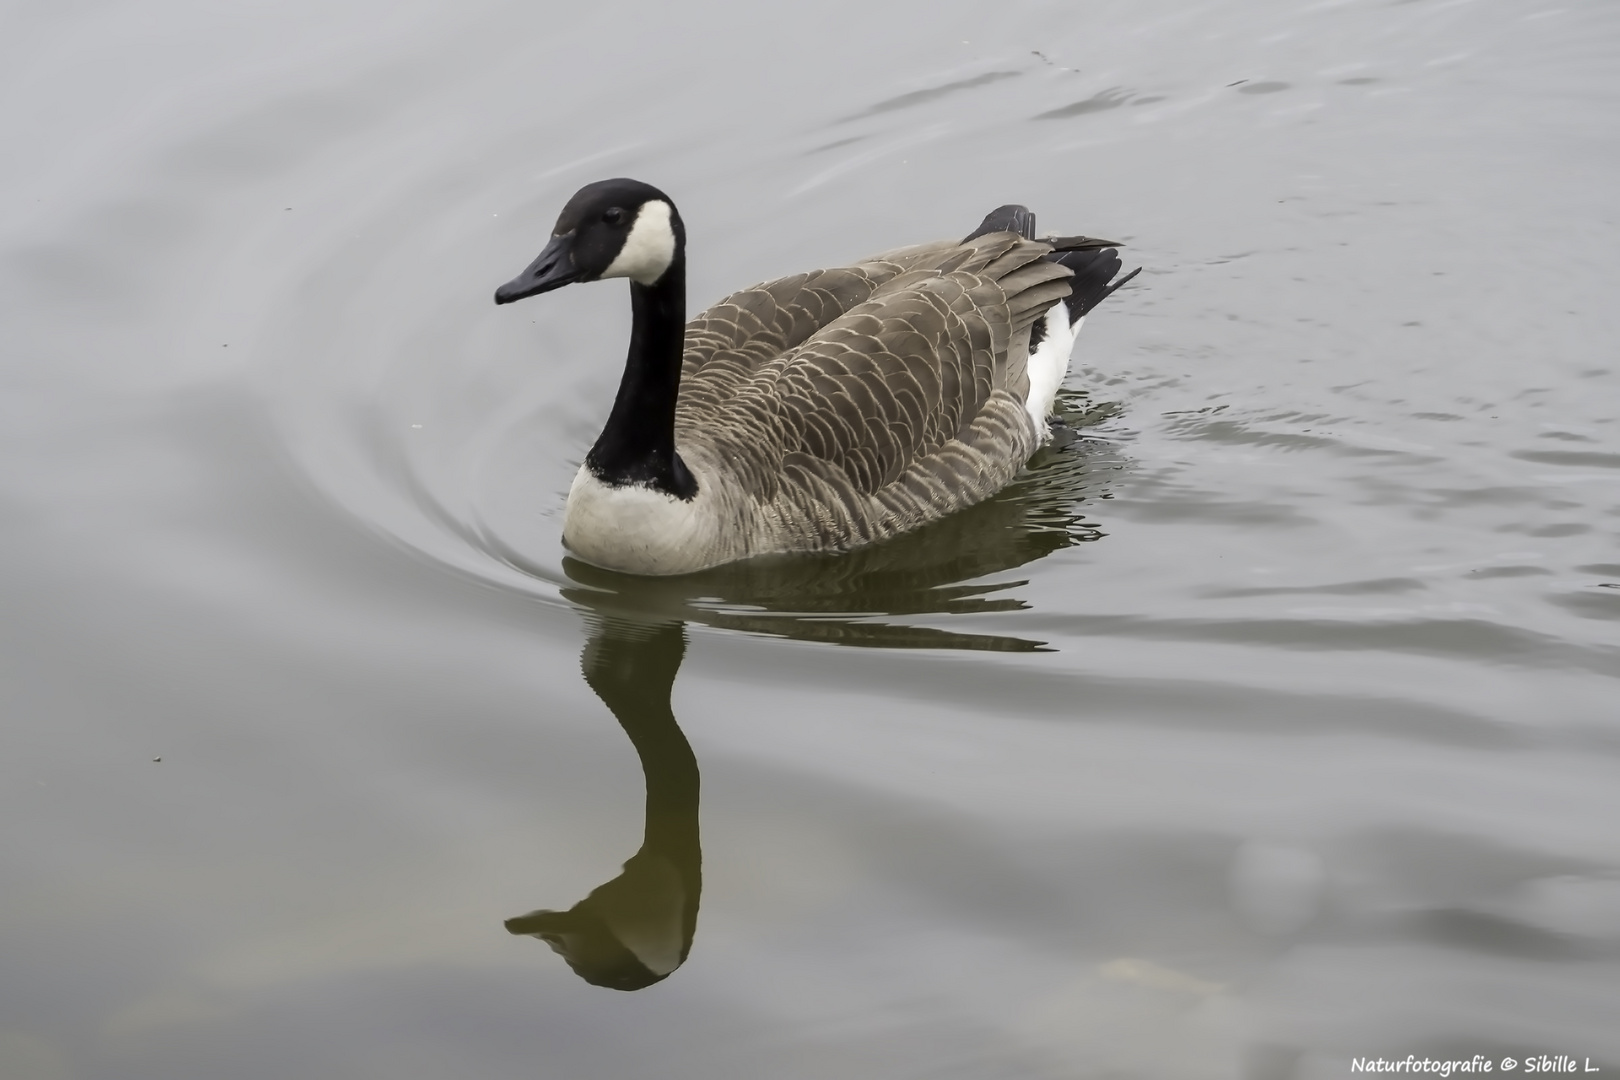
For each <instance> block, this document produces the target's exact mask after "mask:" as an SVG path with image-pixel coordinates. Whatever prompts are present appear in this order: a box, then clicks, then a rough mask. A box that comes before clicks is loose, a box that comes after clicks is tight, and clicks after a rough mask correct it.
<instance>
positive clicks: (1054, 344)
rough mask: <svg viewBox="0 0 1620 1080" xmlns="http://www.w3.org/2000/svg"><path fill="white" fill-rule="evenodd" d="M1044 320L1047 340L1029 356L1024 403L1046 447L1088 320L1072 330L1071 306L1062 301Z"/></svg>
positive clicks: (1049, 309) (1043, 340)
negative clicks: (1050, 424)
mask: <svg viewBox="0 0 1620 1080" xmlns="http://www.w3.org/2000/svg"><path fill="white" fill-rule="evenodd" d="M1041 320H1042V322H1043V323H1044V324H1045V326H1046V336H1045V337H1043V338H1042V339H1041V343H1040V344H1039V345H1037V346H1036V347H1035V351H1034V352H1032V353H1030V354H1029V366H1028V368H1027V370H1028V372H1029V397H1028V398H1027V399H1025V401H1024V408H1026V409H1028V410H1029V418H1030V419H1031V420H1033V421H1034V422H1035V434H1036V436H1037V437H1038V438H1039V439H1040V440H1041V442H1043V443H1044V442H1045V441H1046V440H1047V439H1049V438H1050V437H1051V431H1050V430H1049V429H1048V427H1047V424H1046V421H1047V418H1048V417H1050V416H1051V415H1052V405H1053V403H1054V402H1055V401H1057V392H1058V387H1060V386H1062V385H1063V380H1064V378H1065V377H1067V376H1068V374H1069V353H1070V352H1072V351H1073V350H1074V339H1075V337H1076V336H1077V335H1078V334H1079V333H1080V324H1081V323H1083V322H1085V321H1086V318H1085V316H1084V315H1082V316H1081V317H1080V318H1078V319H1076V320H1075V323H1074V325H1073V326H1070V325H1069V305H1067V304H1065V303H1063V302H1062V301H1059V302H1058V303H1056V304H1053V305H1052V306H1051V307H1050V308H1048V309H1047V312H1046V314H1045V315H1042V316H1041Z"/></svg>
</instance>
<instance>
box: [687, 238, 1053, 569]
mask: <svg viewBox="0 0 1620 1080" xmlns="http://www.w3.org/2000/svg"><path fill="white" fill-rule="evenodd" d="M1050 251H1051V248H1050V247H1049V246H1048V245H1046V244H1042V243H1038V242H1031V241H1028V240H1025V239H1023V238H1021V237H1019V236H1017V235H1014V234H1011V233H992V234H989V235H986V236H981V237H976V238H974V239H972V240H969V241H964V242H960V243H956V242H946V243H939V244H929V245H924V246H920V247H914V248H906V249H902V250H899V251H894V252H888V253H886V254H883V255H879V256H875V257H873V258H871V259H867V260H864V261H862V262H860V263H857V264H855V265H853V266H849V267H841V268H837V269H830V270H818V271H814V272H811V273H808V274H800V275H795V276H794V277H789V278H782V279H780V280H777V281H772V282H767V283H764V284H761V285H757V286H754V287H752V288H749V289H744V290H742V291H740V292H738V293H735V294H733V295H732V296H729V297H727V298H726V299H724V300H722V301H720V302H719V303H718V304H716V305H714V306H713V307H711V308H710V309H709V310H707V311H705V312H704V313H703V314H701V315H699V316H698V317H697V318H696V319H694V320H693V321H692V323H691V324H690V325H689V326H688V328H687V345H686V353H685V359H684V364H683V370H682V383H681V392H680V397H679V399H678V404H677V409H676V428H675V433H676V445H677V448H678V449H679V450H680V452H681V454H682V456H683V457H684V458H685V459H686V460H687V462H688V464H689V465H690V466H691V467H692V468H693V469H694V471H695V472H696V473H697V475H698V476H699V482H700V487H701V485H702V484H703V483H704V481H705V480H707V481H708V483H710V484H718V485H719V486H720V487H722V488H723V489H724V490H723V491H722V492H718V493H716V492H710V495H711V497H714V496H718V498H717V499H716V500H715V501H714V502H712V503H711V502H709V500H703V501H705V503H707V504H708V505H710V506H711V507H712V510H711V512H714V513H719V514H723V515H726V516H728V517H729V518H731V519H732V525H731V528H730V529H729V530H726V531H727V534H728V535H729V536H730V537H731V539H730V540H729V541H727V542H726V543H725V544H724V545H723V546H725V547H727V548H728V549H731V550H725V551H717V552H713V553H712V555H713V559H712V561H713V562H721V561H728V560H730V559H734V558H739V557H743V556H747V555H755V554H762V553H765V552H771V551H821V550H836V549H841V548H847V547H852V546H856V545H859V544H863V543H869V542H872V541H875V540H882V539H885V538H887V537H889V536H893V535H895V534H897V533H900V532H904V531H906V530H908V529H911V528H914V527H916V526H918V525H921V524H923V523H925V522H927V521H930V520H933V519H935V518H939V517H943V516H944V515H946V514H949V513H952V512H954V511H956V510H959V509H962V508H965V507H967V506H970V505H972V504H973V503H976V502H979V501H980V500H982V499H984V498H986V497H987V496H989V495H991V494H993V493H994V492H995V491H997V490H999V489H1000V488H1001V487H1003V486H1004V485H1005V484H1006V483H1007V482H1008V481H1009V480H1010V479H1012V477H1013V475H1014V474H1016V472H1017V471H1018V469H1019V468H1021V467H1022V465H1023V463H1024V462H1025V461H1026V460H1027V459H1028V457H1029V455H1030V454H1031V453H1033V452H1034V450H1035V448H1036V446H1037V445H1038V442H1039V437H1038V433H1037V432H1036V430H1035V427H1034V423H1033V421H1032V420H1031V419H1030V416H1029V414H1028V412H1027V410H1026V409H1025V406H1024V402H1025V399H1026V397H1027V396H1028V393H1029V380H1028V376H1027V373H1026V369H1025V363H1026V361H1027V359H1028V353H1029V349H1028V343H1029V331H1030V326H1031V325H1032V323H1033V322H1034V320H1035V319H1036V318H1037V317H1038V316H1039V315H1040V314H1042V313H1043V312H1044V311H1045V310H1046V308H1048V307H1049V306H1050V305H1051V304H1052V303H1053V302H1055V301H1057V300H1059V299H1061V298H1063V297H1064V296H1067V295H1068V293H1069V283H1068V278H1069V271H1068V270H1067V269H1065V268H1064V267H1062V266H1060V265H1058V264H1057V263H1055V262H1052V261H1048V260H1047V259H1046V258H1045V256H1046V255H1047V254H1049V253H1050ZM704 561H705V562H708V561H710V560H708V559H705V560H704Z"/></svg>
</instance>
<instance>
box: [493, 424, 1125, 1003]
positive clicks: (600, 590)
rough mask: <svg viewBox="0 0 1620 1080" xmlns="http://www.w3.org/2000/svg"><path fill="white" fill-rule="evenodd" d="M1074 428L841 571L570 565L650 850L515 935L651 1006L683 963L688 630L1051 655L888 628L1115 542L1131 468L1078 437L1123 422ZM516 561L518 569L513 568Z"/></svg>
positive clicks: (690, 760)
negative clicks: (1077, 550) (683, 699)
mask: <svg viewBox="0 0 1620 1080" xmlns="http://www.w3.org/2000/svg"><path fill="white" fill-rule="evenodd" d="M1059 401H1060V404H1061V405H1064V406H1066V408H1065V409H1064V420H1065V421H1066V424H1065V425H1064V426H1062V427H1060V428H1059V430H1058V431H1057V433H1056V434H1057V438H1056V439H1055V440H1054V441H1053V443H1052V445H1050V446H1048V447H1047V448H1045V449H1043V450H1042V451H1041V452H1040V453H1038V454H1037V455H1036V456H1035V457H1034V458H1033V459H1031V461H1030V463H1029V466H1028V468H1027V469H1026V470H1025V472H1024V474H1023V475H1022V476H1021V477H1020V478H1019V479H1017V480H1015V481H1014V482H1013V483H1012V484H1011V485H1009V486H1008V487H1007V488H1004V489H1003V490H1002V491H1001V492H1000V493H998V494H997V495H995V496H994V497H992V498H990V499H987V500H986V501H984V502H982V503H980V504H978V505H977V506H974V507H972V508H970V509H968V510H964V511H962V512H961V513H958V514H955V515H953V516H951V517H949V518H946V519H944V520H943V521H940V522H937V523H935V524H933V525H931V526H929V527H927V528H925V529H921V530H919V531H917V532H915V533H911V534H908V535H905V536H901V537H898V538H896V539H894V540H891V541H888V542H887V543H884V544H879V545H876V546H874V547H867V548H861V549H859V550H856V551H852V552H849V553H847V554H843V555H819V556H797V557H784V558H770V559H758V560H753V561H751V562H742V563H734V564H731V565H728V566H724V567H719V568H716V569H714V570H710V571H705V572H703V573H699V574H689V575H686V576H684V577H667V578H644V577H632V576H628V575H624V574H616V573H613V572H612V571H608V570H600V569H598V568H596V567H593V566H589V565H586V564H584V563H580V562H577V561H575V560H572V559H569V560H565V561H564V568H565V569H566V570H567V572H568V574H569V576H570V577H571V578H572V579H573V581H574V583H575V584H574V585H573V586H572V587H569V588H565V589H564V590H563V595H564V596H566V597H567V598H568V599H570V600H572V601H573V602H574V603H577V604H579V605H580V606H581V607H582V608H583V609H585V611H586V613H587V616H586V617H587V621H588V623H589V625H590V627H591V631H590V634H589V637H588V640H587V641H586V644H585V650H584V654H583V657H582V660H581V666H582V668H583V669H584V673H585V681H586V682H587V683H589V684H590V687H591V689H593V690H595V691H596V694H597V696H598V697H600V698H601V699H602V701H603V702H604V703H605V704H606V705H607V707H608V708H609V709H610V710H611V711H612V713H613V715H614V716H615V717H616V718H617V719H618V721H619V723H620V725H621V726H623V728H624V730H625V733H626V734H627V735H629V736H630V742H631V743H632V744H633V745H634V746H635V749H636V753H637V754H638V755H639V756H640V758H641V767H642V771H643V772H644V773H645V774H646V778H647V824H646V835H645V841H644V842H643V844H642V846H641V850H640V851H638V852H636V854H635V855H634V856H632V857H631V859H630V861H629V862H627V863H625V864H624V872H623V873H621V874H620V875H619V876H618V877H616V878H614V879H613V880H612V881H609V882H608V883H607V884H605V885H602V886H600V887H599V888H597V889H595V890H593V891H592V892H591V894H590V895H589V896H587V897H586V898H585V899H584V900H581V901H580V902H579V903H577V904H575V905H574V906H573V907H572V908H570V909H569V910H567V911H536V912H532V913H530V914H528V915H522V916H519V917H518V918H515V919H511V920H508V921H507V924H506V928H507V929H508V930H510V931H511V932H512V933H514V934H529V935H532V936H534V937H537V938H540V939H541V940H543V941H545V942H546V943H547V944H549V945H550V946H551V947H552V948H553V949H555V950H556V951H557V952H558V953H560V954H561V955H562V957H563V958H564V959H565V960H567V961H568V965H569V966H570V967H571V968H573V969H574V971H575V972H577V973H578V974H579V975H580V976H581V977H582V978H584V979H585V980H586V981H587V982H591V983H595V984H596V985H598V986H607V987H612V988H613V989H616V990H639V989H641V988H642V987H645V986H650V985H652V984H653V983H655V982H658V981H660V980H662V979H664V978H666V977H668V976H669V974H670V973H671V972H673V971H674V970H675V969H676V968H678V967H679V966H680V965H681V964H682V963H683V962H684V961H685V960H686V956H687V953H688V952H689V951H690V950H691V947H692V935H693V932H694V930H695V928H696V926H697V911H698V899H699V894H700V891H701V887H702V873H701V867H700V853H699V846H698V768H697V760H696V758H695V757H694V756H693V754H692V748H691V746H690V745H689V744H688V743H687V741H686V737H685V736H684V735H682V734H681V729H680V727H679V726H678V725H677V724H676V722H675V714H674V712H673V711H672V709H671V708H670V691H671V690H672V688H673V686H674V682H675V675H676V672H677V670H678V669H679V668H680V664H681V659H682V657H683V655H684V654H685V649H686V641H685V624H686V623H687V622H696V623H701V624H707V625H709V626H714V627H720V628H724V629H730V630H740V631H743V632H748V633H758V634H769V635H775V636H784V637H794V638H802V639H809V640H816V641H823V642H827V643H830V644H839V645H856V646H865V647H868V648H927V649H976V650H984V649H988V650H997V651H1008V650H1013V651H1018V650H1034V649H1039V648H1041V647H1042V645H1041V643H1040V642H1037V641H1029V640H1025V639H1023V638H1017V637H1010V636H1004V635H991V634H978V633H974V634H969V633H962V632H959V631H955V630H944V629H938V628H934V627H927V626H917V625H914V624H911V623H908V622H904V621H892V622H891V621H888V618H886V617H894V616H917V615H925V614H970V613H986V612H997V611H1012V610H1017V609H1019V608H1022V607H1024V606H1025V605H1024V603H1023V601H1021V600H1018V599H1016V598H1012V597H1005V596H997V595H996V594H997V593H1000V592H1004V591H1005V590H1007V589H1010V588H1012V587H1014V586H1016V585H1020V584H1022V582H1020V581H1007V580H1001V581H985V580H983V579H985V578H987V577H989V576H990V575H994V574H998V573H1001V572H1004V571H1007V570H1010V569H1013V568H1014V567H1018V566H1022V565H1024V564H1026V563H1029V562H1033V561H1034V560H1036V559H1039V558H1041V557H1043V556H1045V555H1048V554H1050V553H1052V552H1054V551H1057V550H1059V549H1061V548H1066V547H1070V546H1072V545H1074V544H1078V543H1082V542H1084V541H1088V540H1096V539H1099V538H1100V537H1102V535H1103V533H1102V532H1101V530H1100V529H1099V528H1097V526H1095V525H1093V524H1090V523H1088V522H1086V521H1085V520H1084V519H1083V518H1082V517H1081V516H1080V515H1079V514H1078V512H1077V511H1076V506H1077V504H1079V503H1080V502H1082V501H1084V499H1085V498H1086V497H1087V496H1088V495H1093V494H1100V492H1099V490H1098V489H1101V488H1103V487H1105V486H1106V483H1107V481H1108V479H1109V478H1111V477H1112V476H1113V475H1114V470H1115V469H1117V468H1118V467H1119V465H1118V462H1119V460H1120V459H1118V458H1117V457H1113V456H1112V455H1110V454H1108V453H1107V452H1106V450H1107V446H1106V444H1098V443H1092V444H1091V447H1090V450H1091V452H1089V453H1086V454H1082V453H1080V452H1079V450H1080V448H1079V446H1078V445H1074V444H1076V443H1077V442H1078V440H1079V434H1078V429H1080V428H1081V427H1084V426H1088V425H1089V424H1092V423H1097V422H1099V421H1100V420H1103V419H1106V418H1107V417H1108V416H1110V415H1112V410H1111V409H1109V408H1108V407H1103V408H1099V409H1090V410H1085V409H1083V408H1080V407H1078V406H1081V405H1083V404H1084V398H1083V395H1079V394H1075V393H1072V392H1070V393H1065V394H1063V395H1061V396H1060V398H1059ZM514 561H516V560H514Z"/></svg>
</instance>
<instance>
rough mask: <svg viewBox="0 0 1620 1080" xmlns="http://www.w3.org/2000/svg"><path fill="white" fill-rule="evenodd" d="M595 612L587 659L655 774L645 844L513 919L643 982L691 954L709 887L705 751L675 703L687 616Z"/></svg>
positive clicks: (595, 978) (579, 970) (593, 683)
mask: <svg viewBox="0 0 1620 1080" xmlns="http://www.w3.org/2000/svg"><path fill="white" fill-rule="evenodd" d="M592 621H593V624H594V625H593V626H592V631H591V634H590V636H589V638H588V639H587V640H586V643H585V649H584V652H583V654H582V655H581V657H580V666H581V668H582V669H583V670H584V674H585V681H586V682H587V683H588V684H589V685H590V687H591V689H592V690H594V691H596V695H597V696H598V697H600V698H601V699H602V701H603V703H604V704H606V705H607V707H608V709H609V710H611V711H612V713H613V715H614V717H615V718H616V719H617V720H618V721H619V725H620V726H621V727H623V728H624V732H625V734H626V735H628V736H630V743H631V745H633V746H634V747H635V749H636V755H637V756H638V757H639V758H640V759H641V770H642V773H643V774H644V776H645V778H646V782H647V808H646V826H645V831H644V835H643V840H642V844H641V850H639V851H637V852H636V853H635V854H634V855H632V856H631V857H630V859H629V861H628V862H626V863H625V864H624V871H623V872H622V873H620V874H619V876H618V877H616V878H614V879H613V880H611V881H608V882H606V883H604V884H602V885H600V886H598V887H597V888H595V889H593V890H591V894H590V895H589V896H587V897H586V898H585V899H583V900H581V901H580V902H579V903H577V904H575V905H574V906H573V907H571V908H569V909H568V910H567V911H546V910H542V911H533V912H530V913H529V914H527V915H519V916H518V917H517V918H515V919H508V920H507V921H506V929H507V931H508V932H510V933H512V934H526V935H529V936H531V937H535V938H539V939H540V940H542V941H544V942H545V943H546V944H547V945H550V946H551V948H552V949H553V950H555V951H556V952H557V953H558V954H559V955H561V956H562V958H563V959H564V960H566V961H567V962H568V966H569V967H571V968H573V970H574V972H575V973H576V974H578V975H579V976H580V978H582V979H584V980H585V981H586V982H589V983H593V984H595V985H597V986H606V987H609V988H611V989H614V990H640V989H642V988H643V987H647V986H651V985H652V984H653V983H655V982H659V981H661V980H663V979H665V978H667V977H668V976H669V974H670V973H671V972H673V971H674V970H675V969H676V968H678V967H680V966H681V964H682V963H684V962H685V960H686V956H687V953H688V952H690V951H691V948H692V935H693V932H694V931H695V930H696V927H697V912H698V900H699V897H700V895H701V893H702V888H703V874H702V853H701V850H700V847H699V842H698V767H697V758H696V757H695V756H693V754H692V747H691V745H690V744H689V743H688V742H687V741H686V736H685V735H683V734H682V733H681V729H680V727H679V725H677V724H676V722H675V713H674V711H673V709H671V707H670V691H671V690H672V689H673V687H674V685H675V674H676V672H677V671H679V670H680V666H681V659H682V657H683V656H684V655H685V653H686V635H685V630H684V627H683V625H682V624H681V623H679V622H666V623H661V624H657V625H651V626H649V625H646V624H639V625H638V624H635V623H630V622H624V621H621V620H619V619H615V618H612V617H606V616H597V617H595V618H593V620H592Z"/></svg>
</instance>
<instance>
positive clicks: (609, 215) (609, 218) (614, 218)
mask: <svg viewBox="0 0 1620 1080" xmlns="http://www.w3.org/2000/svg"><path fill="white" fill-rule="evenodd" d="M602 220H603V221H605V222H607V223H608V224H609V225H617V224H619V222H621V221H623V220H624V211H623V210H621V209H619V208H618V207H617V206H610V207H608V208H607V209H606V210H604V211H602Z"/></svg>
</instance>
